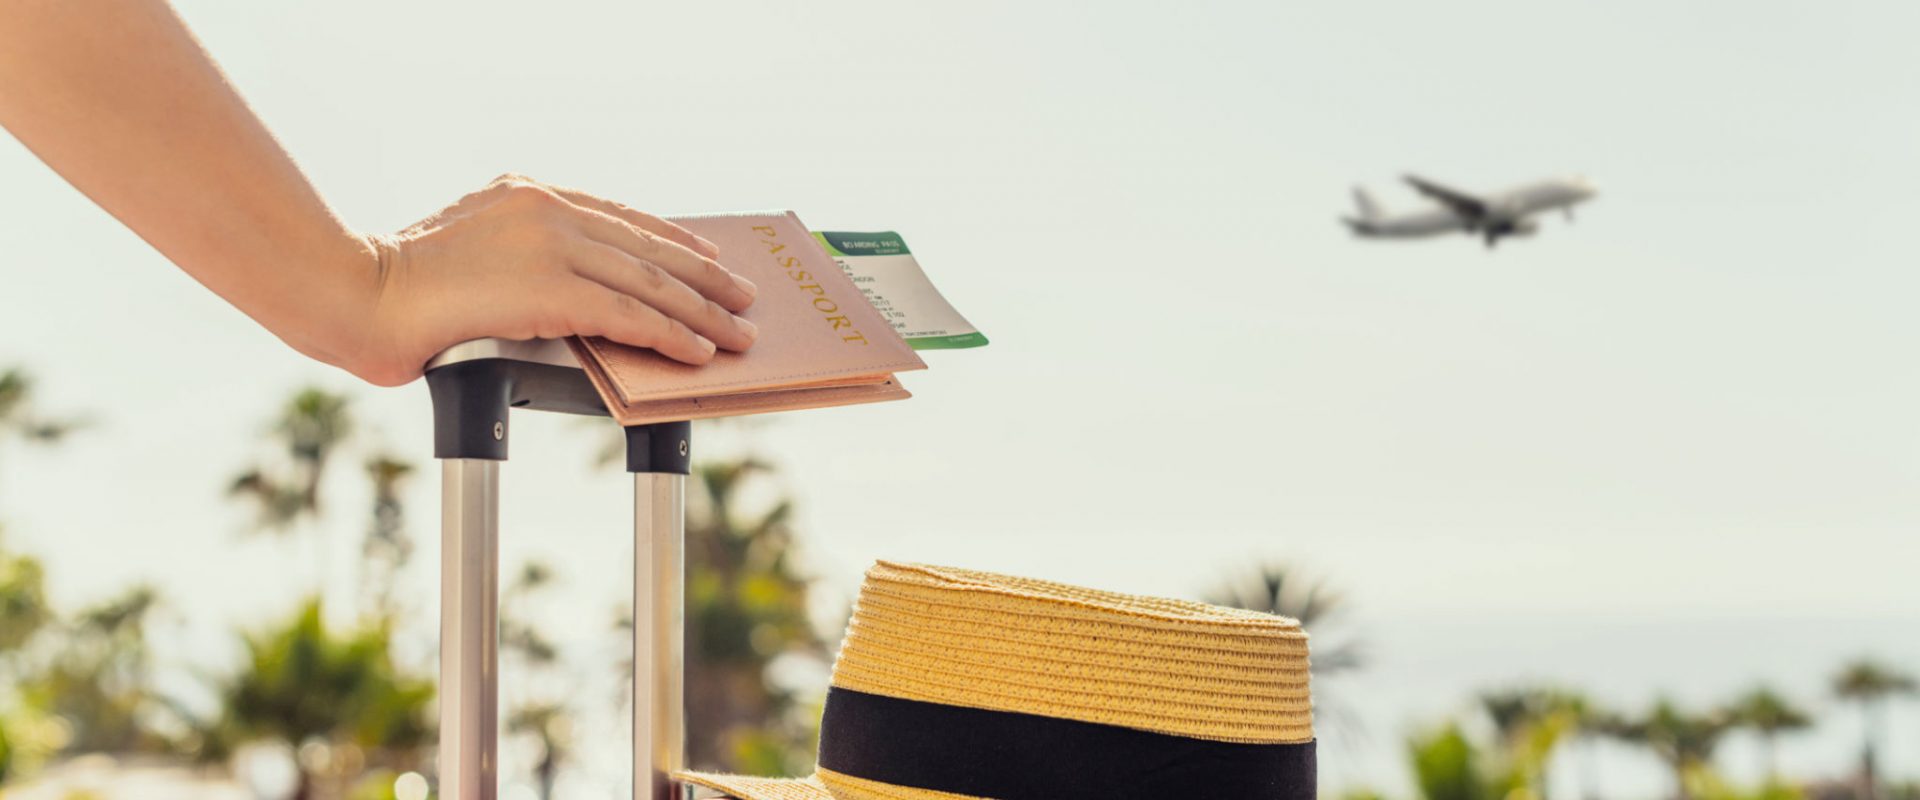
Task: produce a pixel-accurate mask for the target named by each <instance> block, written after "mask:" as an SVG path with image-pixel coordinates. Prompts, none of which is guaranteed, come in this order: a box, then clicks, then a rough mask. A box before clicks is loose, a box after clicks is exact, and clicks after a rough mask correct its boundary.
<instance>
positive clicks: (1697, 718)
mask: <svg viewBox="0 0 1920 800" xmlns="http://www.w3.org/2000/svg"><path fill="white" fill-rule="evenodd" d="M1729 727H1730V718H1729V715H1727V714H1726V713H1725V712H1721V711H1709V712H1703V713H1695V712H1692V711H1688V710H1686V709H1683V708H1681V707H1680V706H1678V705H1676V704H1675V703H1673V702H1672V701H1669V700H1665V699H1662V700H1659V701H1656V702H1655V703H1654V705H1653V708H1651V709H1649V710H1648V711H1647V713H1646V714H1645V715H1644V716H1642V717H1640V718H1638V719H1635V720H1632V721H1630V722H1628V723H1626V724H1625V725H1623V726H1622V727H1621V728H1620V730H1619V735H1620V737H1621V738H1623V739H1625V740H1627V741H1630V742H1634V743H1636V744H1639V745H1642V746H1644V747H1646V748H1647V749H1648V750H1650V751H1651V752H1652V753H1653V754H1654V755H1655V756H1658V757H1659V758H1660V760H1661V761H1662V762H1664V763H1665V764H1666V765H1667V769H1668V770H1670V771H1671V772H1672V773H1673V786H1674V797H1675V798H1677V800H1692V798H1693V797H1694V796H1695V794H1696V793H1695V791H1694V789H1695V788H1696V786H1697V785H1698V784H1699V782H1700V778H1702V777H1703V773H1704V772H1705V770H1706V769H1707V767H1708V765H1709V764H1710V763H1711V762H1712V760H1713V752H1714V750H1715V749H1716V748H1718V747H1719V746H1720V740H1721V739H1722V737H1724V736H1725V734H1726V732H1727V729H1728V728H1729Z"/></svg>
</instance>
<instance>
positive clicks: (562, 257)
mask: <svg viewBox="0 0 1920 800" xmlns="http://www.w3.org/2000/svg"><path fill="white" fill-rule="evenodd" d="M367 124H374V122H373V121H368V123H367ZM0 126H5V127H6V128H7V129H8V130H9V131H12V132H13V134H14V135H15V136H17V137H18V138H19V139H20V141H21V142H23V143H25V144H26V146H27V147H28V148H29V149H31V150H32V151H33V152H34V153H35V154H37V155H38V156H39V157H40V158H41V159H42V160H44V161H45V162H46V163H47V164H48V165H49V166H51V167H53V169H54V170H55V171H56V172H58V173H60V175H61V176H63V177H65V178H66V179H67V180H68V181H69V182H71V183H72V184H73V185H74V186H75V187H78V188H79V189H80V191H82V192H84V193H86V195H87V196H88V197H90V198H92V199H93V201H94V202H96V203H98V204H99V205H100V207H101V208H104V209H106V211H107V213H109V214H112V215H113V216H114V217H115V218H117V219H119V220H120V221H121V222H122V223H124V224H126V226H127V227H129V228H131V229H133V231H134V232H136V233H138V234H139V235H140V236H141V238H143V239H145V240H146V241H147V242H148V243H150V244H152V245H153V246H154V247H155V248H156V249H158V250H159V251H160V252H161V253H162V254H164V255H165V256H166V257H167V258H169V259H171V260H172V261H173V262H174V263H175V264H178V265H179V266H180V267H181V269H184V270H186V271H187V272H188V273H189V274H191V275H192V276H193V277H194V278H195V279H197V280H199V281H200V282H201V283H202V284H204V285H205V286H206V287H207V288H209V289H212V290H213V291H214V292H215V293H217V294H219V295H220V296H221V297H223V298H226V300H227V301H228V302H230V303H232V304H233V305H235V306H236V307H238V308H239V309H240V310H241V311H243V312H245V313H246V314H247V315H248V316H251V317H252V318H253V319H254V320H256V321H258V322H259V323H260V324H261V325H263V326H265V327H266V328H267V329H268V330H270V331H272V332H273V333H274V334H275V335H278V336H279V337H280V338H281V339H282V340H284V341H286V343H287V344H289V345H291V346H293V347H294V349H296V350H299V351H300V352H302V353H305V354H307V355H309V356H312V357H314V358H316V359H319V360H321V361H325V362H327V363H329V364H334V365H336V366H339V367H342V368H344V369H346V370H348V371H350V372H352V373H354V374H355V375H358V376H360V377H362V378H364V379H366V380H368V381H372V382H374V383H378V384H382V385H392V384H399V383H404V382H406V381H409V380H412V379H413V378H414V377H416V376H417V375H419V373H420V368H421V366H422V365H423V364H424V363H425V361H426V360H427V359H428V358H430V357H431V356H432V355H433V353H435V352H437V351H438V350H440V349H441V348H444V347H446V346H448V345H451V344H454V343H456V342H459V341H464V340H466V339H473V338H479V337H482V336H504V337H512V338H527V337H532V336H563V335H568V334H585V335H601V336H607V337H608V338H611V339H615V340H617V341H621V342H625V343H628V344H633V345H639V346H644V347H653V348H655V349H657V350H659V351H660V352H661V353H663V354H665V355H668V356H670V357H673V358H676V359H679V360H682V361H686V362H688V363H702V362H704V361H706V360H707V359H709V358H711V357H712V355H713V351H714V347H715V345H716V344H718V345H719V346H721V347H726V348H729V349H735V350H738V349H744V348H745V347H747V346H748V345H750V344H751V343H752V341H753V338H754V336H755V333H756V332H755V330H754V329H753V326H752V324H751V323H748V322H746V321H745V320H742V319H739V318H738V317H736V316H734V313H737V312H740V311H743V310H744V309H745V308H746V307H747V306H748V304H750V303H751V302H752V300H753V285H752V284H751V283H748V282H747V281H746V280H744V279H742V278H740V277H738V276H735V275H733V274H731V273H729V272H728V271H727V270H726V269H725V268H723V267H721V266H720V265H719V264H718V263H717V262H715V261H714V260H713V256H716V255H718V252H717V251H716V250H715V248H714V247H713V245H712V243H710V242H706V241H704V240H702V239H700V238H699V237H696V236H694V235H692V234H691V233H688V232H687V231H685V230H684V229H682V228H680V227H678V226H675V225H673V224H671V223H668V222H666V221H664V220H661V219H659V218H657V217H653V216H651V215H647V214H643V213H640V212H638V211H634V210H632V209H628V208H626V207H624V206H620V205H618V204H615V203H612V202H609V201H606V200H602V199H599V198H596V197H593V196H591V195H587V194H584V193H581V192H576V191H572V190H566V189H559V188H557V187H551V186H546V185H543V184H540V183H538V182H535V181H532V180H530V179H526V178H523V177H519V176H505V177H502V178H500V179H498V180H496V181H494V182H493V183H492V184H490V185H489V186H487V187H486V188H485V189H482V190H481V191H479V192H475V193H474V194H471V195H468V196H467V197H465V198H463V199H461V200H460V201H459V202H458V203H456V204H455V205H453V206H451V207H449V208H447V209H446V210H444V211H442V212H440V213H438V214H435V215H434V216H432V217H429V218H428V219H427V220H425V221H423V222H421V223H420V224H418V225H415V226H413V227H411V228H408V229H407V230H405V231H402V232H400V233H399V234H396V235H394V236H368V235H363V234H360V233H357V232H355V231H354V230H352V229H351V228H349V227H348V226H347V225H346V224H345V223H343V222H342V221H341V220H340V219H339V218H338V217H337V216H335V215H334V213H333V211H332V210H331V209H329V208H328V207H327V204H326V201H324V200H322V199H321V197H320V195H319V194H318V193H317V192H315V191H314V189H313V187H312V186H311V185H310V184H308V183H307V179H306V177H305V176H304V175H302V174H301V172H300V169H299V168H298V167H297V166H295V165H294V163H293V160H292V159H291V158H289V157H288V156H287V154H286V152H285V151H284V150H282V149H281V148H280V145H279V144H278V143H277V142H275V141H274V139H273V136H272V134H270V133H268V132H267V130H266V128H265V126H263V125H262V124H261V122H260V120H259V119H258V118H256V117H255V116H254V115H253V112H252V111H251V110H250V109H248V107H247V105H246V103H245V101H243V100H242V99H241V98H240V96H239V94H238V93H237V92H235V91H234V88H233V86H232V85H230V84H229V83H228V82H227V80H226V78H225V76H223V75H222V74H221V73H220V70H219V68H218V67H217V66H215V65H214V63H213V61H212V59H211V58H209V57H208V55H207V53H206V52H205V51H204V50H203V49H202V48H201V47H200V44H199V42H197V41H196V40H195V39H194V38H193V35H192V34H191V33H189V32H188V31H187V28H186V26H185V25H184V24H183V23H182V22H181V21H180V19H179V17H178V16H176V15H175V14H174V12H173V9H172V8H171V7H170V6H168V5H167V3H166V2H165V0H0Z"/></svg>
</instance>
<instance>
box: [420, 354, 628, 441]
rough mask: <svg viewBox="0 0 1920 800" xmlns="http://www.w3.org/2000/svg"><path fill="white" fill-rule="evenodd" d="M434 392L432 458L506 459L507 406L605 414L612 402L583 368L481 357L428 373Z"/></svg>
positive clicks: (428, 379) (429, 382)
mask: <svg viewBox="0 0 1920 800" xmlns="http://www.w3.org/2000/svg"><path fill="white" fill-rule="evenodd" d="M427 391H428V392H429V393H430V394H432V395H433V457H434V458H480V459H486V460H489V461H505V460H507V439H508V437H507V433H508V428H509V425H510V424H511V421H510V420H509V419H508V414H507V411H508V409H513V408H531V409H534V410H538V411H559V412H562V413H567V414H587V415H593V416H601V417H604V416H606V415H607V407H606V405H605V404H604V403H602V402H601V400H600V395H599V393H597V392H595V391H594V388H593V383H592V382H591V381H588V380H587V375H586V373H584V372H581V371H580V370H578V369H570V368H567V367H560V366H554V365H552V364H541V363H536V362H532V361H519V360H515V359H511V358H480V359H474V360H472V361H460V362H457V363H453V364H447V365H445V366H441V367H435V368H434V369H433V370H432V371H430V372H428V373H427Z"/></svg>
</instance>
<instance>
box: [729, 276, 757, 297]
mask: <svg viewBox="0 0 1920 800" xmlns="http://www.w3.org/2000/svg"><path fill="white" fill-rule="evenodd" d="M733 285H734V286H735V287H737V288H738V289H739V290H740V293H741V294H744V295H746V296H747V299H748V300H752V299H753V297H754V295H756V294H758V293H759V292H760V287H758V286H755V285H753V281H750V280H747V279H746V278H742V277H740V276H738V275H735V276H733Z"/></svg>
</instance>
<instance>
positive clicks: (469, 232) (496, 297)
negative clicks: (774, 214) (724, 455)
mask: <svg viewBox="0 0 1920 800" xmlns="http://www.w3.org/2000/svg"><path fill="white" fill-rule="evenodd" d="M367 239H368V242H369V244H370V246H371V247H372V248H373V250H374V251H375V252H377V253H378V258H379V271H378V279H377V285H378V289H377V292H376V294H375V298H376V300H375V302H374V308H373V311H372V314H371V316H370V317H368V318H366V320H365V322H366V323H368V325H369V327H368V330H367V331H366V334H367V338H366V339H365V340H363V342H362V346H361V347H359V348H357V349H358V350H359V351H360V352H359V354H358V356H357V357H355V358H353V359H352V360H351V362H350V363H348V364H343V365H342V366H345V367H346V368H347V369H349V370H350V371H352V372H353V373H354V374H356V375H359V376H360V377H361V378H364V379H365V380H367V381H369V382H372V383H375V384H378V385H382V386H392V385H398V384H402V383H406V382H408V381H411V380H413V379H414V378H416V377H418V376H419V374H420V371H421V368H422V367H423V366H425V364H426V362H427V360H428V359H430V358H432V357H433V355H434V354H435V353H438V352H440V351H441V350H443V349H445V348H447V347H449V346H451V345H454V344H457V343H459V342H463V341H467V340H469V339H477V338H482V337H502V338H509V339H528V338H535V337H538V338H557V337H561V336H569V335H582V336H604V337H606V338H608V339H611V340H613V341H616V342H620V343H622V344H629V345H634V346H638V347H647V348H652V349H653V350H656V351H658V352H659V353H660V354H661V355H664V356H667V357H669V358H672V359H674V360H676V361H682V362H685V363H688V364H704V363H706V362H707V361H708V360H710V359H712V358H713V354H714V349H715V347H716V346H718V347H724V348H726V349H728V350H735V351H738V350H745V349H746V348H747V347H748V346H749V345H751V344H753V341H754V338H755V337H756V336H757V335H758V329H757V328H755V327H754V325H753V323H751V322H748V321H747V320H744V319H741V318H740V317H738V316H735V315H736V314H738V313H740V312H742V311H745V310H746V308H747V306H748V305H750V304H751V303H752V302H753V296H754V291H755V290H754V286H753V284H752V283H751V282H749V281H748V280H746V279H745V278H742V277H740V276H738V275H735V274H733V273H731V272H729V271H728V270H727V269H726V268H725V267H722V266H720V264H719V262H717V261H714V260H713V259H714V257H715V256H717V255H719V249H718V248H717V247H715V246H714V244H713V243H712V242H709V241H706V240H705V239H701V238H700V237H698V236H695V235H693V234H692V233H690V232H688V231H687V230H686V229H684V228H681V227H680V226H678V225H674V224H673V223H671V222H667V221H666V220H663V219H660V218H659V217H656V216H653V215H651V214H646V213H643V212H640V211H635V210H633V209H631V208H627V207H625V206H622V205H620V204H618V203H614V202H612V201H609V200H605V199H602V198H599V197H595V196H593V195H590V194H587V193H585V192H581V191H577V190H572V189H564V188H560V187H555V186H550V185H547V184H543V183H540V182H538V181H535V180H532V179H530V178H527V177H525V176H521V175H512V174H509V175H503V176H501V177H500V178H497V179H495V180H494V181H493V182H492V183H490V184H488V185H487V187H486V188H484V189H481V190H480V191H478V192H474V193H473V194H470V195H467V196H466V197H463V198H461V199H460V201H459V202H457V203H454V204H453V205H452V206H449V207H447V208H446V209H445V210H443V211H441V212H439V213H437V214H434V215H433V216H430V217H428V218H426V219H425V220H422V221H421V222H419V223H418V224H415V225H413V226H412V227H409V228H407V229H406V230H403V231H400V232H399V233H397V234H394V235H392V236H371V237H367ZM343 322H348V321H346V320H343Z"/></svg>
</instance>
